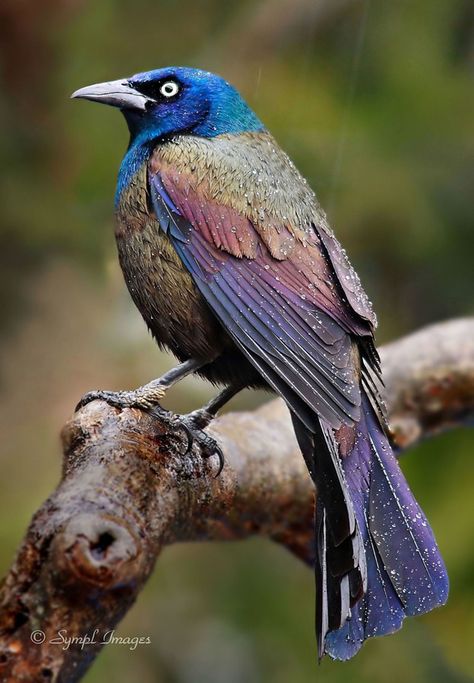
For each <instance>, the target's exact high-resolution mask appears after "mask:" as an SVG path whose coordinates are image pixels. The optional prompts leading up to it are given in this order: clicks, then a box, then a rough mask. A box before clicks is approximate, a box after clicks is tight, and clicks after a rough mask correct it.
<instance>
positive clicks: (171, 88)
mask: <svg viewBox="0 0 474 683" xmlns="http://www.w3.org/2000/svg"><path fill="white" fill-rule="evenodd" d="M178 92H179V85H178V84H177V83H176V81H166V83H163V85H162V86H161V87H160V94H161V95H163V97H174V96H175V95H177V94H178Z"/></svg>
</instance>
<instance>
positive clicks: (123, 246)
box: [115, 165, 222, 360]
mask: <svg viewBox="0 0 474 683" xmlns="http://www.w3.org/2000/svg"><path fill="white" fill-rule="evenodd" d="M115 236H116V241H117V248H118V254H119V260H120V265H121V267H122V271H123V275H124V278H125V282H126V284H127V287H128V290H129V292H130V294H131V296H132V299H133V301H134V302H135V304H136V306H137V308H138V309H139V311H140V313H141V314H142V316H143V318H144V319H145V322H146V323H147V325H148V327H149V329H150V331H151V332H152V334H153V336H154V337H155V339H156V340H157V342H158V343H159V344H160V345H161V346H165V347H167V348H169V349H170V350H171V351H172V352H173V353H174V354H175V355H176V356H177V357H178V358H180V359H186V358H189V357H199V358H203V359H207V358H209V360H211V359H212V358H213V357H214V356H215V354H216V348H217V349H218V348H219V345H221V344H222V341H221V339H220V338H221V337H222V333H221V331H220V328H219V326H218V323H217V321H216V320H215V318H214V316H213V315H212V314H211V312H210V311H209V309H208V307H207V306H206V304H205V302H204V301H203V299H202V297H201V295H200V294H199V292H198V291H197V289H196V287H195V286H194V283H193V281H192V279H191V277H190V275H189V274H188V272H187V271H186V270H185V268H184V266H183V264H182V263H181V261H180V259H179V257H178V255H177V254H176V252H175V250H174V248H173V245H172V244H171V242H170V240H169V239H168V237H167V236H166V234H165V233H164V232H163V231H162V230H161V229H160V226H159V223H158V222H157V219H156V218H155V216H154V214H153V212H152V211H151V210H150V208H149V206H148V195H147V169H146V165H143V167H142V168H140V170H139V171H138V172H137V173H136V175H135V176H134V177H133V178H132V179H131V181H130V182H129V184H128V186H127V187H126V188H124V189H123V190H122V192H121V194H120V196H119V198H118V201H117V211H116V229H115ZM211 340H212V344H211V343H210V342H211Z"/></svg>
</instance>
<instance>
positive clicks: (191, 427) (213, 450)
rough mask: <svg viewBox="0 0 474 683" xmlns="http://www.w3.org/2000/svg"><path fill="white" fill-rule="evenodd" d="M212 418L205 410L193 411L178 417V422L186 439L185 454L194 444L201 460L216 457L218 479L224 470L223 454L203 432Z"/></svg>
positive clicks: (216, 444) (215, 443) (214, 441)
mask: <svg viewBox="0 0 474 683" xmlns="http://www.w3.org/2000/svg"><path fill="white" fill-rule="evenodd" d="M213 417H214V416H213V415H211V414H210V413H207V412H206V411H205V410H195V411H194V412H192V413H189V414H188V415H180V416H179V418H178V420H179V424H180V426H181V427H183V429H184V431H185V433H186V436H187V438H188V448H187V450H186V453H189V451H190V450H191V448H192V447H193V444H194V443H196V444H197V445H198V446H199V448H200V452H201V457H202V458H204V459H206V460H207V458H211V457H212V456H213V455H217V457H218V458H219V469H218V471H217V474H216V477H218V476H219V474H220V473H221V472H222V470H223V468H224V464H225V460H224V454H223V452H222V449H221V447H220V446H219V444H218V443H217V441H216V440H215V439H213V438H212V436H210V435H209V434H207V433H206V432H205V431H204V428H205V427H207V425H208V424H209V423H210V422H211V420H212V419H213Z"/></svg>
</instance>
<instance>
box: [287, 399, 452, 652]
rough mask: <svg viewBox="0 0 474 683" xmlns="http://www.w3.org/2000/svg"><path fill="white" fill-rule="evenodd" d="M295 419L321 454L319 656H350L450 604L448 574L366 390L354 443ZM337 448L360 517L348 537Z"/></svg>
mask: <svg viewBox="0 0 474 683" xmlns="http://www.w3.org/2000/svg"><path fill="white" fill-rule="evenodd" d="M293 423H294V426H295V431H296V435H297V438H298V441H299V444H300V448H301V449H302V451H303V455H304V456H305V459H306V461H307V462H308V460H311V459H312V461H313V462H314V466H313V471H312V472H311V469H310V472H311V474H312V476H313V479H314V481H315V484H316V487H317V489H318V499H317V504H316V544H317V547H316V562H315V572H316V600H317V606H316V631H317V637H318V651H319V656H320V657H322V656H323V655H324V654H329V655H330V656H331V657H333V658H334V659H343V660H344V659H350V658H351V657H353V656H354V655H355V654H356V652H358V650H359V649H360V648H361V646H362V644H363V642H364V641H365V640H366V639H367V638H370V637H372V636H380V635H386V634H388V633H393V632H394V631H396V630H398V629H399V628H400V627H401V625H402V622H403V619H404V618H405V616H412V615H416V614H422V613H424V612H429V611H430V610H432V609H433V608H434V607H437V606H439V605H442V604H444V603H445V602H446V599H447V596H448V577H447V573H446V569H445V566H444V562H443V560H442V557H441V555H440V552H439V550H438V546H437V544H436V541H435V538H434V535H433V532H432V530H431V528H430V526H429V524H428V522H427V520H426V517H425V515H424V513H423V511H422V510H421V508H420V506H419V505H418V503H417V502H416V500H415V498H414V496H413V494H412V493H411V491H410V489H409V487H408V484H407V482H406V481H405V478H404V476H403V474H402V472H401V470H400V467H399V465H398V462H397V460H396V458H395V456H394V454H393V451H392V448H391V446H390V444H389V442H388V440H387V437H386V435H385V432H384V430H383V427H382V426H381V424H380V421H379V419H378V417H377V415H376V414H375V412H374V410H373V408H372V405H371V403H370V401H369V399H368V398H367V396H366V395H365V394H364V393H363V397H362V410H361V420H360V422H359V423H358V424H357V426H356V428H355V429H354V433H353V437H352V438H353V440H352V442H350V445H349V447H347V443H346V444H345V445H342V444H341V443H340V442H341V436H340V434H339V433H336V434H335V433H334V432H333V431H332V430H331V429H330V428H325V426H324V423H322V424H321V430H320V432H321V433H320V434H319V435H314V434H311V433H309V432H308V429H307V427H305V426H304V425H303V423H302V422H299V420H298V418H295V417H294V416H293ZM321 438H322V440H323V441H322V442H321ZM338 442H339V443H338ZM321 446H323V448H321ZM311 448H312V452H311ZM331 448H332V449H337V450H338V453H340V454H342V457H338V458H337V461H336V462H339V463H340V464H341V471H340V473H339V474H340V485H341V488H342V490H343V491H345V492H346V494H345V503H346V507H347V510H348V511H347V518H348V519H349V521H350V520H351V519H352V518H353V519H354V525H353V527H350V526H349V527H348V528H347V529H346V531H348V532H349V533H348V534H347V535H346V537H345V538H344V539H343V540H341V538H340V537H338V536H337V534H336V535H335V534H334V529H335V528H336V529H337V528H339V529H341V528H342V527H341V526H340V525H339V526H338V520H339V519H340V517H341V509H340V505H341V494H335V493H334V490H333V489H332V488H331V489H329V486H328V484H329V485H332V484H334V481H335V480H334V471H335V470H337V464H336V465H334V464H331V463H332V462H334V458H333V457H331V459H330V460H331V462H330V463H329V464H330V467H329V473H331V471H332V472H333V474H332V475H331V474H329V476H328V474H327V466H328V462H329V459H328V455H327V451H328V450H330V449H331ZM324 470H326V471H324ZM331 476H332V477H333V481H332V482H331V480H330V479H331ZM326 480H327V481H326ZM349 548H350V550H349ZM350 552H352V556H351V557H349V556H350Z"/></svg>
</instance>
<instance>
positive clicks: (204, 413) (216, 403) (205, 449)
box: [179, 384, 246, 476]
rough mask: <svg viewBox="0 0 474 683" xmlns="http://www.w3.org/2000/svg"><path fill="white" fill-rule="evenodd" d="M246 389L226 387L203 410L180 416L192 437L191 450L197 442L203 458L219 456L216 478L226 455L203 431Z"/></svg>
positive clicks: (239, 385)
mask: <svg viewBox="0 0 474 683" xmlns="http://www.w3.org/2000/svg"><path fill="white" fill-rule="evenodd" d="M245 387H246V385H245V384H235V385H231V386H229V387H226V388H225V389H223V390H222V391H221V392H220V393H219V394H217V396H214V398H212V399H211V400H210V401H209V403H206V405H205V406H203V407H202V408H199V409H198V410H193V412H192V413H188V414H187V415H180V418H179V420H180V424H181V425H182V426H183V427H185V429H186V430H187V433H188V438H189V437H191V438H190V440H189V448H191V446H192V444H193V442H194V441H196V442H197V443H198V444H199V445H200V447H201V453H202V457H203V458H210V457H211V456H212V455H217V457H218V458H219V470H218V472H217V474H216V476H219V474H220V473H221V472H222V468H223V467H224V454H223V453H222V450H221V448H220V446H219V444H218V443H217V442H216V441H215V440H214V439H213V438H212V437H211V436H209V434H206V432H204V431H203V430H204V429H205V427H207V426H208V424H209V423H210V422H211V420H213V419H214V418H215V417H216V415H217V413H218V411H219V410H220V409H221V408H222V407H223V406H225V404H226V403H227V402H228V401H230V400H231V398H233V397H234V396H235V395H236V394H238V393H239V391H242V389H245Z"/></svg>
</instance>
